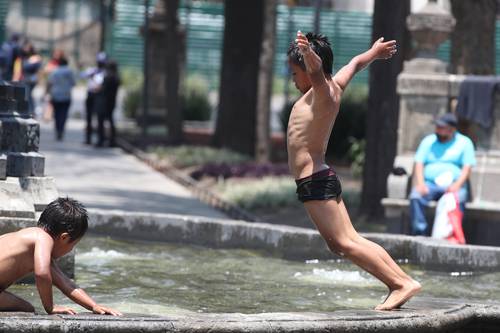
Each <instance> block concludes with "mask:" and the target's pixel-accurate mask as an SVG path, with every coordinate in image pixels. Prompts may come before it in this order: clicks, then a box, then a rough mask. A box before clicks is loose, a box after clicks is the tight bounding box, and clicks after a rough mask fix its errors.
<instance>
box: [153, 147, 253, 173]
mask: <svg viewBox="0 0 500 333" xmlns="http://www.w3.org/2000/svg"><path fill="white" fill-rule="evenodd" d="M148 151H149V152H150V153H153V154H156V156H158V157H159V158H160V159H166V160H168V161H170V162H171V163H172V164H173V165H174V166H176V167H179V168H184V167H190V166H198V165H203V164H207V163H227V164H238V163H242V162H246V161H249V160H250V157H248V156H246V155H243V154H240V153H236V152H233V151H230V150H228V149H216V148H211V147H201V146H177V147H163V146H157V147H152V148H149V149H148Z"/></svg>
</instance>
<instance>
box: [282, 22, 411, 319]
mask: <svg viewBox="0 0 500 333" xmlns="http://www.w3.org/2000/svg"><path fill="white" fill-rule="evenodd" d="M395 53H396V41H394V40H392V41H388V42H384V39H383V38H380V39H379V40H377V41H376V42H375V43H374V44H373V46H372V47H371V48H370V49H369V50H368V51H366V52H364V53H362V54H359V55H357V56H356V57H354V58H353V59H352V60H351V61H350V62H349V64H347V65H346V66H344V67H343V68H341V69H340V70H339V71H338V72H337V73H336V74H335V75H333V74H332V65H333V52H332V49H331V48H330V44H329V42H328V39H327V38H326V37H325V36H322V35H316V34H312V33H308V34H307V36H305V35H303V34H302V33H301V32H300V31H299V32H297V39H296V40H295V42H294V43H292V44H291V45H290V48H289V49H288V53H287V55H288V61H289V65H290V68H291V71H292V75H293V81H294V83H295V86H296V87H297V89H298V90H300V92H301V93H302V94H303V96H302V97H301V98H300V99H299V100H298V101H297V102H296V103H295V105H294V106H293V109H292V112H291V114H290V120H289V123H288V131H287V140H288V164H289V167H290V171H291V173H292V175H293V176H294V177H295V179H296V183H297V195H298V199H299V200H300V201H302V202H303V203H304V206H305V208H306V210H307V212H308V214H309V216H310V218H311V219H312V221H313V222H314V224H315V225H316V227H317V229H318V231H319V232H320V234H321V235H322V236H323V238H324V239H325V241H326V243H327V245H328V247H329V248H330V250H332V251H333V252H335V253H337V254H339V255H341V256H344V257H346V258H348V259H349V260H351V261H352V262H354V263H355V264H357V265H358V266H360V267H361V268H363V269H364V270H366V271H367V272H369V273H371V274H372V275H374V276H375V277H376V278H378V279H379V280H380V281H382V282H383V283H384V284H385V285H387V287H388V288H389V295H388V296H387V298H386V300H385V301H384V302H383V303H382V304H379V305H377V307H376V308H375V309H376V310H392V309H395V308H398V307H400V306H401V305H403V304H404V303H405V302H407V301H408V300H409V299H410V298H411V297H412V296H414V295H415V294H416V293H418V292H419V291H420V289H421V286H420V284H419V283H418V282H417V281H415V280H413V279H411V278H410V277H409V276H408V275H407V274H406V273H404V272H403V270H401V268H400V267H399V266H398V265H397V264H396V263H395V262H394V260H393V259H392V258H391V257H390V256H389V254H388V253H387V252H386V251H385V250H384V249H383V248H382V247H381V246H379V245H378V244H375V243H373V242H371V241H369V240H367V239H365V238H363V237H361V236H360V235H359V234H358V233H357V232H356V230H354V228H353V226H352V224H351V221H350V219H349V215H348V213H347V210H346V207H345V205H344V202H343V201H342V198H341V192H342V189H341V185H340V181H339V179H338V178H337V176H336V174H335V172H334V170H333V169H332V168H330V167H329V166H328V165H327V164H326V163H325V152H326V147H327V144H328V139H329V138H330V133H331V131H332V128H333V124H334V122H335V118H336V117H337V114H338V112H339V106H340V99H341V96H342V93H343V92H344V90H345V88H346V87H347V85H348V84H349V81H350V80H351V79H352V78H353V76H354V75H355V74H356V73H357V72H359V71H360V70H362V69H363V68H365V67H366V66H368V65H369V64H370V63H371V62H372V61H374V60H376V59H388V58H390V57H392V55H393V54H395Z"/></svg>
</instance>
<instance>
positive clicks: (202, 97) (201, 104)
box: [181, 75, 212, 121]
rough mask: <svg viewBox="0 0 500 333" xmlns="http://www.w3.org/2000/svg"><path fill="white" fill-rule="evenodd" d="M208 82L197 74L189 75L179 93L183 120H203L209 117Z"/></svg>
mask: <svg viewBox="0 0 500 333" xmlns="http://www.w3.org/2000/svg"><path fill="white" fill-rule="evenodd" d="M208 92H209V84H208V82H207V81H206V80H205V79H204V78H203V77H201V76H199V75H193V76H189V77H188V78H187V79H186V81H185V83H184V88H183V91H182V95H181V100H182V112H183V115H184V120H198V121H205V120H209V119H210V115H211V113H212V106H211V105H210V101H209V99H208Z"/></svg>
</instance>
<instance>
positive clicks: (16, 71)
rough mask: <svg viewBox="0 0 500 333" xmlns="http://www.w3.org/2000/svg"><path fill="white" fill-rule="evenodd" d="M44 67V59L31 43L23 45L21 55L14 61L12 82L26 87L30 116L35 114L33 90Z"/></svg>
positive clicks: (27, 42)
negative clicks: (21, 83) (20, 83)
mask: <svg viewBox="0 0 500 333" xmlns="http://www.w3.org/2000/svg"><path fill="white" fill-rule="evenodd" d="M41 67H42V57H41V56H40V55H39V54H38V53H37V52H36V49H35V47H34V46H33V44H32V43H31V42H29V41H26V42H25V43H24V44H23V47H22V49H21V54H20V56H18V57H17V58H16V60H15V61H14V68H13V75H12V81H14V82H23V83H24V84H25V85H26V88H27V89H26V95H27V97H28V107H29V112H30V114H33V112H34V101H33V96H32V93H33V88H35V86H36V84H37V83H38V72H39V71H40V68H41Z"/></svg>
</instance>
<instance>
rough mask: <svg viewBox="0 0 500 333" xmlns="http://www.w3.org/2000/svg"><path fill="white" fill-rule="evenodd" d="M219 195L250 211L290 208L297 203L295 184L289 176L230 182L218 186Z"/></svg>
mask: <svg viewBox="0 0 500 333" xmlns="http://www.w3.org/2000/svg"><path fill="white" fill-rule="evenodd" d="M217 193H218V194H219V195H220V196H221V197H222V198H223V199H224V200H226V201H227V202H230V203H232V204H235V205H237V206H239V207H242V208H244V209H250V210H251V209H256V208H278V207H283V206H290V205H293V204H296V201H297V197H296V195H295V183H294V182H293V180H292V179H291V178H290V177H288V176H287V177H263V178H261V179H252V180H249V181H241V179H240V180H239V181H237V182H234V181H231V180H228V181H226V182H223V183H221V184H219V185H218V186H217Z"/></svg>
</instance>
